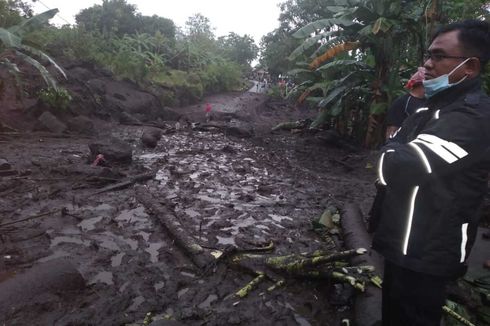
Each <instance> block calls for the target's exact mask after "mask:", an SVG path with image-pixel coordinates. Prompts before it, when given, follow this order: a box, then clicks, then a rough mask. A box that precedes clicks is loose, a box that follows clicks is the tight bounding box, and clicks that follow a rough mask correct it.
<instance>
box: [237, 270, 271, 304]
mask: <svg viewBox="0 0 490 326" xmlns="http://www.w3.org/2000/svg"><path fill="white" fill-rule="evenodd" d="M264 279H265V273H263V272H257V277H255V278H254V279H253V280H251V281H250V282H249V283H248V284H247V285H245V286H244V287H243V288H241V289H240V290H239V291H238V292H237V293H235V295H236V296H237V297H239V298H244V297H246V296H247V295H248V294H249V293H250V292H251V291H252V290H253V289H255V288H256V287H257V285H259V284H260V283H261V282H262V281H263V280H264Z"/></svg>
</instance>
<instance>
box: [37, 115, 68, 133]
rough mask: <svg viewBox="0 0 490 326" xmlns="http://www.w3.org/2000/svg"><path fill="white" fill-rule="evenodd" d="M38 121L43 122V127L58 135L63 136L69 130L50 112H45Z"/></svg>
mask: <svg viewBox="0 0 490 326" xmlns="http://www.w3.org/2000/svg"><path fill="white" fill-rule="evenodd" d="M38 120H39V122H41V124H42V126H43V127H45V128H46V129H48V130H49V131H51V132H54V133H57V134H61V133H63V132H65V131H66V129H68V127H67V126H66V125H65V124H64V123H63V122H61V121H60V120H59V119H58V118H57V117H55V116H54V115H53V114H51V113H50V112H48V111H45V112H43V114H41V116H40V117H39V118H38Z"/></svg>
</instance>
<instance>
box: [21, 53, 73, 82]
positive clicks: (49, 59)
mask: <svg viewBox="0 0 490 326" xmlns="http://www.w3.org/2000/svg"><path fill="white" fill-rule="evenodd" d="M21 49H23V50H25V51H27V52H30V53H32V54H34V55H36V56H38V57H40V58H42V59H44V60H47V61H48V62H49V63H51V64H52V65H53V66H54V67H55V68H56V69H57V70H58V71H59V72H60V73H61V75H63V77H65V79H68V78H67V77H66V73H65V71H64V70H63V69H62V68H61V67H60V66H59V65H58V64H57V63H56V62H55V61H54V60H53V59H52V58H51V57H50V56H49V55H47V54H46V53H44V52H43V51H41V50H38V49H36V48H33V47H32V46H28V45H22V46H21Z"/></svg>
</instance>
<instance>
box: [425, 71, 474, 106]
mask: <svg viewBox="0 0 490 326" xmlns="http://www.w3.org/2000/svg"><path fill="white" fill-rule="evenodd" d="M481 85H482V81H481V78H480V76H478V77H476V78H472V79H468V80H465V81H463V82H461V83H459V84H458V85H455V86H453V87H450V88H448V89H446V90H444V91H442V92H440V93H438V94H436V95H434V96H433V97H431V98H430V99H428V100H427V106H428V107H429V108H430V109H434V108H441V107H443V106H445V105H447V104H450V103H453V102H454V101H456V100H457V99H459V98H461V97H465V96H466V95H467V94H468V93H473V92H477V91H479V90H481Z"/></svg>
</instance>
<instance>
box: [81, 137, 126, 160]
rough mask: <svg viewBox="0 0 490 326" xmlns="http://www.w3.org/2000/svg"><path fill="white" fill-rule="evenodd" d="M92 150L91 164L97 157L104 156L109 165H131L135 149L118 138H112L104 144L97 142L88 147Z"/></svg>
mask: <svg viewBox="0 0 490 326" xmlns="http://www.w3.org/2000/svg"><path fill="white" fill-rule="evenodd" d="M88 147H89V149H90V162H93V160H95V158H96V157H97V155H99V154H102V155H103V156H104V159H105V160H106V162H108V163H109V164H112V163H123V164H126V163H131V161H132V160H133V149H132V148H131V146H130V145H129V144H128V143H126V142H124V141H122V140H119V139H117V138H110V139H108V140H106V141H104V142H97V143H92V144H89V145H88Z"/></svg>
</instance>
